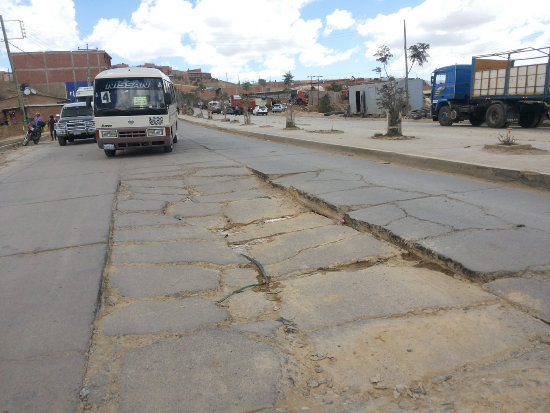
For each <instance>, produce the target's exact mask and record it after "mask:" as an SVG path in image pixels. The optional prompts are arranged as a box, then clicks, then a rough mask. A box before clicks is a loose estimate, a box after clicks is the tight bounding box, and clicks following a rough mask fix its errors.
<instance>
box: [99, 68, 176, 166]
mask: <svg viewBox="0 0 550 413" xmlns="http://www.w3.org/2000/svg"><path fill="white" fill-rule="evenodd" d="M176 106H177V102H176V95H175V89H174V85H173V84H172V81H171V80H170V78H169V77H168V76H166V75H165V74H164V73H162V72H161V71H160V70H157V69H150V68H144V67H126V68H121V69H109V70H105V71H103V72H101V73H99V74H98V75H97V76H96V78H95V80H94V116H95V127H96V132H95V136H96V140H97V144H98V146H99V147H100V148H101V149H103V150H104V151H105V154H106V155H107V156H115V153H116V151H117V150H123V149H128V148H144V147H145V148H150V147H155V146H158V147H162V148H163V149H164V151H165V152H172V149H173V146H174V143H175V142H177V139H178V138H177V135H176V130H177V109H176Z"/></svg>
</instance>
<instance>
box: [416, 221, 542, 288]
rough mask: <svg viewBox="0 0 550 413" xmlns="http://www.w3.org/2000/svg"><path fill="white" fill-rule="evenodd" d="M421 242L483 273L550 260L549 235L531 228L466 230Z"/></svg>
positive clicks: (516, 269)
mask: <svg viewBox="0 0 550 413" xmlns="http://www.w3.org/2000/svg"><path fill="white" fill-rule="evenodd" d="M419 244H420V245H422V246H423V247H425V248H427V249H428V250H430V251H433V252H435V253H437V254H439V255H440V256H441V257H444V258H446V259H450V260H452V261H454V262H457V263H460V264H461V265H462V266H464V268H466V269H467V270H470V271H474V272H477V273H480V276H482V277H483V276H484V275H485V274H487V275H491V274H494V275H501V274H509V273H514V272H520V271H524V270H526V269H528V268H530V267H533V266H537V265H549V264H550V255H549V254H548V236H547V235H546V234H544V233H543V232H541V231H537V230H534V229H531V228H514V229H508V230H482V229H477V230H466V231H459V232H453V233H451V234H446V235H442V236H438V237H432V238H427V239H424V240H421V241H419ZM519 245H529V246H530V248H529V249H524V248H518V246H519ZM488 247H490V249H488Z"/></svg>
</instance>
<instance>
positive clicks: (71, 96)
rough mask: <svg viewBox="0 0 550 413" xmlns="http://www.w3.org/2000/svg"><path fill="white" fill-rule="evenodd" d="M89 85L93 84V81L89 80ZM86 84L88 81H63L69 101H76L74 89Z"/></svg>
mask: <svg viewBox="0 0 550 413" xmlns="http://www.w3.org/2000/svg"><path fill="white" fill-rule="evenodd" d="M90 85H91V86H93V85H94V82H90ZM86 86H88V82H65V89H66V90H67V99H69V100H70V101H71V102H75V101H76V91H77V90H78V88H79V87H86Z"/></svg>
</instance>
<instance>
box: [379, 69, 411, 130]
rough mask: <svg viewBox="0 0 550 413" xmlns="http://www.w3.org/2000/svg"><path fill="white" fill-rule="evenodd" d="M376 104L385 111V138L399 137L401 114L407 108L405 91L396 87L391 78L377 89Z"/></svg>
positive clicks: (395, 82)
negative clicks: (386, 120)
mask: <svg viewBox="0 0 550 413" xmlns="http://www.w3.org/2000/svg"><path fill="white" fill-rule="evenodd" d="M376 104H377V105H378V107H379V108H380V109H385V110H386V115H387V119H388V127H387V131H386V136H401V114H402V113H403V109H404V108H405V107H406V106H407V96H406V93H405V90H404V89H403V88H402V87H399V86H398V84H397V81H396V80H395V79H394V78H393V77H390V79H389V80H388V81H387V82H384V84H383V85H382V86H381V87H380V88H379V89H378V98H377V99H376Z"/></svg>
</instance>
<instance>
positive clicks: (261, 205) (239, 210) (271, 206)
mask: <svg viewBox="0 0 550 413" xmlns="http://www.w3.org/2000/svg"><path fill="white" fill-rule="evenodd" d="M302 212H304V209H303V208H302V207H300V206H299V205H297V204H296V203H294V202H292V203H290V202H288V201H287V200H286V199H282V198H257V199H245V200H242V201H234V202H231V203H230V204H229V205H228V206H227V207H226V208H225V215H226V216H227V217H228V218H229V219H230V220H231V222H232V223H234V224H249V223H251V222H254V221H258V220H260V219H261V220H265V219H268V218H280V217H284V216H287V215H298V214H300V213H302Z"/></svg>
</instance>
